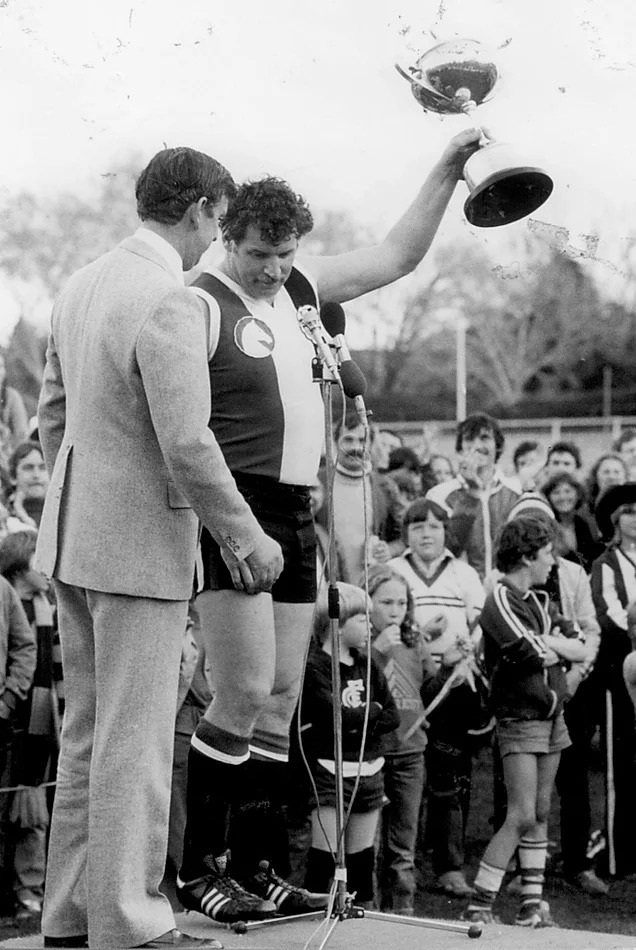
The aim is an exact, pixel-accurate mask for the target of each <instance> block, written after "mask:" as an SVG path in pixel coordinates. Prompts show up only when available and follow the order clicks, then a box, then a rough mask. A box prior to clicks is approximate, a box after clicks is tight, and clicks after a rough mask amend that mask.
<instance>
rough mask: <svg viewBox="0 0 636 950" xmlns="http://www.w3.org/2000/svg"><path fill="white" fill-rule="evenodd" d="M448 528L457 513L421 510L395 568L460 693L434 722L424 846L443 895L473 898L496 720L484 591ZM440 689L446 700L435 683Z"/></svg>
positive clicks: (423, 506)
mask: <svg viewBox="0 0 636 950" xmlns="http://www.w3.org/2000/svg"><path fill="white" fill-rule="evenodd" d="M448 523H449V512H448V511H447V510H446V509H445V508H444V507H443V506H441V505H438V504H437V503H436V502H434V501H432V500H431V499H430V498H420V499H418V501H415V502H413V504H412V505H410V507H409V508H408V510H407V511H406V513H405V515H404V524H403V531H404V540H405V541H406V544H407V548H406V550H405V551H404V554H402V555H401V556H400V557H397V558H393V559H392V560H391V561H390V562H389V566H390V567H391V568H392V569H393V570H395V571H397V572H398V573H399V574H401V575H402V576H403V577H404V579H405V581H406V583H407V585H408V587H409V590H410V592H411V595H412V597H413V602H414V605H415V606H414V616H415V619H416V621H417V623H418V624H419V625H420V626H421V627H422V629H423V630H425V631H426V633H427V635H428V637H429V639H430V642H429V649H430V651H431V655H432V657H433V660H434V661H435V663H436V665H437V668H438V669H439V671H440V673H441V674H443V675H444V678H445V679H446V680H448V679H449V677H450V676H451V675H452V677H453V679H452V683H453V687H452V688H450V687H447V688H445V693H444V694H442V695H444V697H445V698H444V699H443V701H441V702H440V703H439V705H438V706H437V708H435V709H433V710H431V713H430V715H429V717H428V718H429V723H428V727H427V735H428V745H427V748H426V754H425V755H426V775H427V785H428V788H427V791H428V795H427V802H426V830H425V832H424V833H423V834H422V838H423V841H424V842H426V845H429V846H430V848H431V849H432V855H431V858H432V866H433V873H434V875H435V887H436V888H437V889H439V890H441V891H443V892H444V893H445V894H448V895H449V896H451V897H457V898H463V897H467V896H468V895H469V894H471V893H472V888H471V887H470V885H469V884H468V882H467V880H466V877H465V873H464V863H465V837H466V826H467V822H468V815H469V811H470V796H471V784H472V783H471V775H472V757H473V753H474V750H475V739H474V734H475V732H478V733H481V732H483V731H484V729H485V730H486V731H488V728H489V725H490V719H491V717H490V713H489V712H488V713H487V714H484V710H483V708H482V700H483V699H484V698H485V691H486V689H485V683H484V680H483V676H482V674H481V670H480V668H479V663H478V656H479V651H480V643H481V631H480V629H479V625H478V621H479V614H480V611H481V608H482V605H483V602H484V590H483V587H482V584H481V581H480V579H479V575H478V574H477V571H476V570H475V569H474V568H472V567H471V566H470V564H466V563H465V561H463V560H461V559H459V558H456V557H454V556H453V554H452V553H451V551H450V550H449V549H448V547H447V546H446V545H447V536H446V533H447V528H448ZM433 686H435V689H434V690H433V693H434V694H435V693H438V692H439V686H438V685H437V684H435V683H434V681H433ZM432 698H433V697H432V696H427V697H425V702H426V703H430V702H431V700H432ZM422 817H424V816H422ZM422 825H423V822H422ZM422 850H424V848H422Z"/></svg>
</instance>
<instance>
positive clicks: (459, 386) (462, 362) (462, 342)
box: [455, 313, 468, 422]
mask: <svg viewBox="0 0 636 950" xmlns="http://www.w3.org/2000/svg"><path fill="white" fill-rule="evenodd" d="M467 329H468V320H467V319H466V317H465V316H464V315H463V314H461V313H458V314H457V316H456V318H455V333H456V344H455V415H456V418H457V422H463V420H464V419H465V418H466V330H467Z"/></svg>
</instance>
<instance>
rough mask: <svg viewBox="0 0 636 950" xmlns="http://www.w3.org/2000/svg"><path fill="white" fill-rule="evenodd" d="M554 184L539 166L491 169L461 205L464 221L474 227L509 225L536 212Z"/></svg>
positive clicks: (548, 195) (550, 192)
mask: <svg viewBox="0 0 636 950" xmlns="http://www.w3.org/2000/svg"><path fill="white" fill-rule="evenodd" d="M469 187H470V185H469ZM553 187H554V183H553V181H552V179H551V178H550V176H549V175H548V174H547V172H544V171H542V170H541V169H540V168H532V167H531V166H521V167H518V168H505V169H501V170H500V171H497V172H493V173H492V174H490V175H488V176H487V177H486V178H484V179H483V180H482V181H481V182H479V184H478V185H475V186H474V187H472V188H471V192H470V194H469V196H468V198H467V199H466V202H465V204H464V214H465V215H466V220H467V221H468V223H469V224H472V225H474V226H475V227H477V228H496V227H499V226H501V225H504V224H512V223H513V221H519V220H520V219H521V218H525V217H526V215H529V214H532V212H533V211H536V209H537V208H539V207H540V206H541V205H542V204H543V203H544V201H547V199H548V198H549V197H550V195H551V194H552V189H553Z"/></svg>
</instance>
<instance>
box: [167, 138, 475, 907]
mask: <svg viewBox="0 0 636 950" xmlns="http://www.w3.org/2000/svg"><path fill="white" fill-rule="evenodd" d="M479 135H480V132H479V130H476V129H471V130H467V131H465V132H462V133H460V134H459V135H457V136H455V138H453V139H452V140H451V142H450V143H449V145H448V146H447V147H446V149H445V150H444V152H443V154H442V156H441V158H440V159H439V161H438V162H437V163H436V164H435V166H434V168H433V169H432V171H431V173H430V174H429V175H428V177H427V179H426V181H425V183H424V185H423V186H422V188H421V189H420V191H419V193H418V195H417V196H416V198H415V200H414V201H413V203H412V204H411V205H410V207H409V208H408V209H407V210H406V212H405V213H404V214H403V215H402V217H401V218H400V219H399V220H398V222H397V223H396V224H395V225H394V227H393V228H392V229H391V230H390V231H389V233H388V234H387V236H386V238H385V239H384V240H383V241H381V242H379V243H378V244H376V245H374V246H372V247H367V248H358V249H356V250H354V251H350V252H348V253H345V254H339V255H335V256H330V257H305V258H304V259H303V261H302V263H300V261H298V262H297V261H296V253H297V251H298V245H299V241H300V239H301V238H302V237H303V236H304V235H305V234H307V233H308V232H309V231H310V230H311V228H312V226H313V220H312V216H311V212H310V211H309V208H308V207H307V205H306V203H305V202H304V200H303V199H302V197H301V196H299V195H296V194H295V193H294V192H293V191H292V189H291V188H290V187H289V185H288V184H287V183H286V182H283V181H281V180H280V179H276V178H271V177H268V178H265V179H262V180H261V181H257V182H250V183H247V184H245V185H243V186H242V187H241V188H240V189H239V193H238V195H237V197H236V199H235V200H233V201H232V202H231V203H230V208H229V209H228V213H227V214H226V215H225V217H224V219H223V224H222V231H223V242H224V247H225V257H224V259H223V261H222V262H221V264H220V265H219V267H218V268H208V270H207V271H206V272H205V273H204V274H203V275H202V276H201V277H200V278H199V279H198V280H197V281H196V283H197V286H198V290H199V292H200V293H201V294H202V295H203V296H205V297H206V299H207V301H208V304H209V309H210V381H211V389H212V417H211V421H210V425H211V427H212V429H213V431H214V433H215V435H216V437H217V439H218V441H219V444H220V446H221V449H222V451H223V453H224V455H225V458H226V460H227V462H228V465H229V467H230V470H231V471H232V473H233V475H234V476H235V478H236V480H237V484H238V486H239V488H240V490H241V492H242V493H243V495H244V497H245V498H246V499H247V500H248V502H249V504H250V505H251V507H252V509H253V511H254V513H255V514H256V516H257V518H258V519H259V521H260V523H261V524H262V525H263V526H264V528H265V530H266V531H267V532H268V533H270V534H271V535H272V537H274V538H276V539H277V540H278V541H279V542H280V543H281V546H282V548H283V554H284V559H285V568H284V570H283V572H282V574H281V575H280V577H279V579H278V581H277V582H276V583H275V584H273V586H272V589H271V591H267V592H261V593H258V594H256V595H255V596H252V597H247V596H245V590H244V589H243V588H242V578H241V577H238V578H237V577H236V576H231V574H230V573H229V572H228V571H227V570H226V567H225V565H224V563H223V560H222V559H221V558H219V552H218V549H217V545H216V542H215V541H214V539H212V538H210V537H209V535H208V534H207V533H206V531H205V530H204V531H203V536H202V559H203V566H204V580H203V590H202V591H201V593H200V595H199V597H198V599H197V607H198V610H199V613H200V616H201V620H202V628H203V630H204V632H205V635H206V639H207V652H208V655H209V656H210V657H213V675H214V680H215V681H214V687H215V695H214V699H213V701H212V704H211V705H210V707H209V709H208V710H207V711H206V713H205V716H204V718H203V720H202V721H201V723H200V725H199V726H198V728H197V730H196V733H195V735H194V736H193V738H192V748H191V751H190V760H189V766H188V769H189V782H188V822H187V827H186V834H185V842H184V860H183V865H182V868H181V874H180V881H179V882H178V887H177V893H178V896H179V898H180V900H181V901H182V903H183V904H184V906H186V907H187V908H189V909H192V910H197V911H201V912H203V913H205V914H207V915H208V916H210V917H212V918H215V919H217V920H219V921H223V922H231V921H234V920H239V919H250V918H258V917H263V916H268V915H271V914H274V913H276V912H281V913H294V912H299V911H302V910H308V909H313V908H315V907H321V906H325V905H326V903H327V895H311V894H308V893H307V892H306V891H304V892H302V893H301V892H299V891H298V889H293V888H290V886H289V885H288V884H287V882H286V881H285V880H283V877H284V876H285V875H286V873H287V861H288V857H287V855H286V848H285V845H284V820H283V818H284V802H285V801H286V799H287V791H288V789H287V779H286V776H287V770H286V765H287V759H288V749H289V726H290V721H291V718H292V715H293V712H294V709H295V706H296V702H297V699H298V694H299V690H300V683H301V677H302V669H303V664H304V658H305V652H306V646H307V640H308V637H309V631H310V624H311V617H312V613H313V609H314V602H315V598H316V555H315V535H314V529H313V524H312V519H311V512H310V502H309V488H310V486H311V485H312V483H313V481H314V479H315V477H316V473H317V471H318V465H319V461H320V454H321V449H322V442H323V435H324V432H323V406H322V400H321V395H320V388H319V387H318V386H316V385H315V384H314V382H313V379H312V371H311V362H312V358H313V357H314V355H315V352H314V346H313V344H312V343H311V341H310V340H309V339H307V338H306V337H305V336H304V334H303V331H302V328H301V327H300V325H299V322H298V319H297V311H298V309H299V307H301V306H304V305H313V306H317V305H318V300H321V301H324V302H335V303H342V302H345V301H347V300H352V299H354V298H356V297H359V296H361V295H362V294H365V293H368V292H369V291H372V290H375V289H377V288H379V287H383V286H385V285H386V284H390V283H392V282H393V281H395V280H397V279H398V278H400V277H402V276H404V275H406V274H407V273H409V272H410V271H412V270H413V269H414V268H415V267H416V266H417V265H418V264H419V262H420V261H421V259H422V258H423V256H424V254H425V253H426V252H427V250H428V248H429V246H430V244H431V241H432V240H433V237H434V235H435V233H436V231H437V228H438V226H439V223H440V221H441V219H442V216H443V214H444V211H445V210H446V207H447V205H448V202H449V200H450V198H451V195H452V194H453V191H454V189H455V185H456V184H457V181H458V180H459V178H461V175H462V169H463V166H464V163H465V161H466V159H467V157H468V156H469V155H470V154H472V152H474V151H475V149H476V148H477V147H478V144H477V143H478V140H479ZM361 503H362V500H361V499H360V504H361ZM239 659H240V661H239ZM228 820H229V834H228V831H227V826H228ZM228 848H230V849H231V864H230V863H229V860H228Z"/></svg>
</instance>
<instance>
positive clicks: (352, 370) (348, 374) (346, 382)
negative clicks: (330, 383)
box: [340, 360, 367, 399]
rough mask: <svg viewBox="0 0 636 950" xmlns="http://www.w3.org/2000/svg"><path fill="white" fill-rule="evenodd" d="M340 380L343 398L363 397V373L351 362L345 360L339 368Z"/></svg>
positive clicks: (364, 382) (364, 383)
mask: <svg viewBox="0 0 636 950" xmlns="http://www.w3.org/2000/svg"><path fill="white" fill-rule="evenodd" d="M340 380H341V382H342V388H343V389H344V394H345V396H349V398H350V399H355V398H356V396H364V394H365V392H366V390H367V381H366V379H365V378H364V373H363V372H362V370H361V369H360V367H359V366H358V364H357V363H354V362H353V360H347V361H346V362H345V363H342V364H341V366H340Z"/></svg>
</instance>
